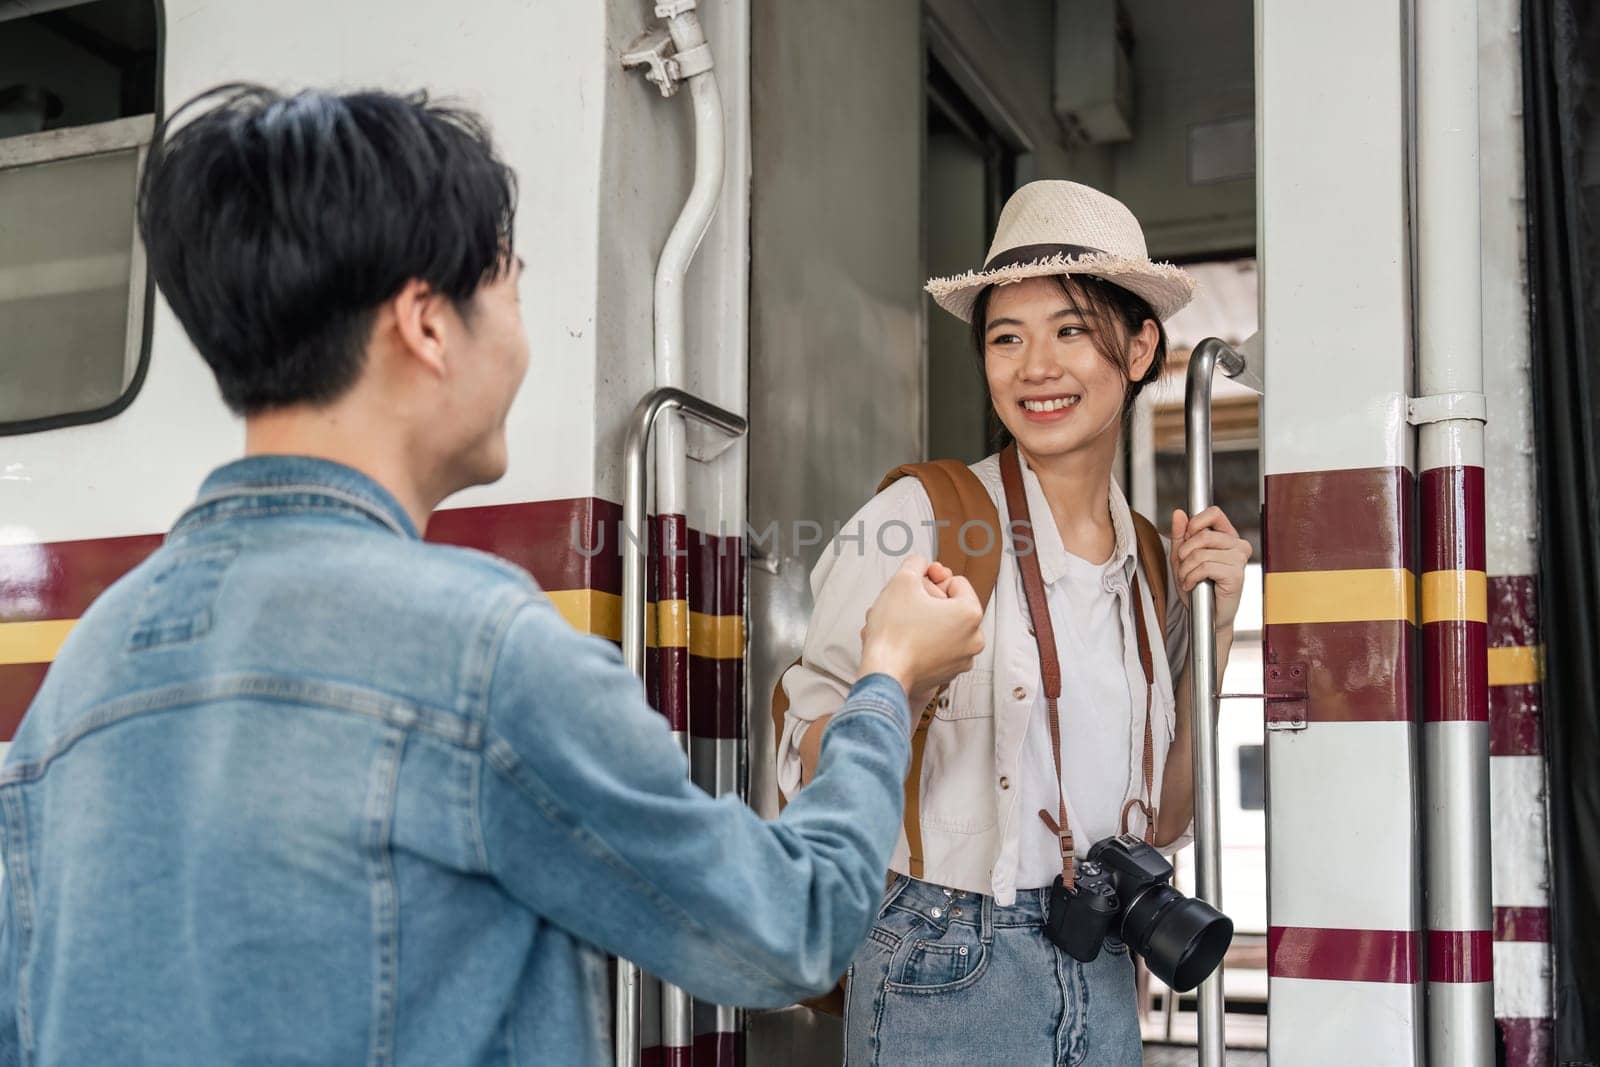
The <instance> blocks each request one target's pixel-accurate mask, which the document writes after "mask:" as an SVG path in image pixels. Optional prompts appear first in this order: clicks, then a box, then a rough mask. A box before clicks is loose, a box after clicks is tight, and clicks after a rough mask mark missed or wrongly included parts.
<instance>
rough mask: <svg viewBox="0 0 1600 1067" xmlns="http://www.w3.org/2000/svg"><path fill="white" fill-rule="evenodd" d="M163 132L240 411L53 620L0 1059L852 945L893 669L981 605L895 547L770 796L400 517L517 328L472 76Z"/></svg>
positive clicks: (535, 599) (390, 1010) (456, 1017)
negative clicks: (816, 761) (858, 648)
mask: <svg viewBox="0 0 1600 1067" xmlns="http://www.w3.org/2000/svg"><path fill="white" fill-rule="evenodd" d="M199 103H200V108H201V113H200V114H199V115H198V116H197V117H194V118H192V119H191V120H189V121H188V122H186V123H184V124H182V125H181V126H180V127H179V128H178V129H177V130H176V132H175V133H172V134H171V135H170V136H168V137H167V139H166V141H165V143H164V144H163V145H162V146H160V147H159V148H158V149H157V150H156V151H155V152H154V153H153V154H152V155H151V158H150V161H149V164H148V167H147V170H146V174H145V177H144V184H143V187H142V190H141V201H140V223H141V228H142V231H143V234H144V238H145V243H146V247H147V249H148V253H149V262H150V267H151V270H152V271H153V273H154V276H155V278H156V281H157V283H158V284H159V286H160V288H161V291H162V293H163V294H164V295H165V296H166V298H167V301H168V303H169V304H171V306H172V309H173V311H174V312H175V313H176V314H177V316H178V319H179V320H180V321H181V322H182V323H183V325H184V328H185V329H186V330H187V331H188V334H189V336H190V338H191V339H192V340H193V342H194V345H195V347H196V348H197V349H198V350H199V352H200V354H201V356H203V357H204V358H205V360H206V362H207V363H208V364H209V365H210V366H211V369H212V370H213V371H214V372H215V374H216V378H217V382H218V384H219V385H220V387H221V390H222V396H223V399H224V400H225V401H226V402H227V403H228V405H229V406H230V407H231V408H233V409H234V410H235V411H236V412H238V413H240V414H242V415H243V416H244V418H245V426H246V453H247V455H246V457H245V458H244V459H241V460H239V461H237V462H234V463H230V464H228V465H226V466H224V467H222V468H220V469H219V470H217V471H216V472H214V473H213V474H212V475H211V476H210V478H208V479H207V481H206V482H205V484H204V485H203V486H202V487H201V490H200V494H199V498H198V500H197V501H196V502H195V504H194V506H193V507H192V508H191V509H190V510H189V511H188V512H187V513H186V514H185V515H184V516H183V517H182V518H181V519H180V520H179V521H178V523H177V525H176V526H175V527H174V528H173V530H172V532H171V534H170V535H169V537H168V539H167V542H166V544H165V545H164V546H163V547H162V548H161V550H160V551H158V552H157V553H156V554H155V555H154V556H152V557H151V558H150V560H149V561H148V562H147V563H145V564H144V565H142V566H141V567H139V568H138V569H137V570H135V571H134V572H133V573H132V574H130V575H129V576H128V577H127V578H126V579H124V580H123V581H121V582H119V583H118V584H117V585H116V586H114V587H113V588H111V589H110V590H108V591H107V592H106V593H105V595H104V596H103V597H102V598H101V599H100V600H99V601H98V602H97V603H96V604H95V605H94V607H92V608H91V609H90V611H89V612H88V613H87V615H85V617H84V618H83V620H82V622H81V623H80V624H79V625H78V626H77V628H76V629H75V630H74V631H73V634H72V636H71V638H70V640H69V641H68V642H67V645H66V647H65V648H64V649H63V650H62V653H61V655H60V657H59V658H58V659H57V660H56V663H55V665H54V667H53V668H52V670H51V672H50V675H49V678H48V679H47V681H46V682H45V685H44V687H43V688H42V689H41V691H40V693H39V696H38V698H37V700H36V701H35V703H34V704H33V707H32V708H31V709H30V710H29V712H28V715H27V718H26V721H25V722H24V723H23V725H22V728H21V730H20V732H19V733H18V735H17V737H16V740H15V742H14V743H13V745H12V747H11V751H10V753H9V756H8V758H7V759H6V762H5V766H4V769H3V771H0V819H3V825H0V832H3V845H4V860H5V881H4V887H3V893H4V896H3V900H0V1005H4V1009H0V1063H11V1062H17V1061H18V1060H19V1059H20V1060H22V1061H25V1062H30V1063H38V1064H73V1065H81V1064H95V1063H117V1064H136V1063H145V1062H149V1063H155V1062H160V1063H185V1064H190V1063H193V1064H200V1063H205V1064H221V1063H248V1062H258V1061H260V1062H267V1061H270V1062H275V1063H277V1062H283V1063H288V1062H294V1063H327V1064H359V1063H371V1064H401V1065H404V1064H427V1065H430V1067H433V1065H440V1064H479V1063H494V1064H507V1063H536V1062H537V1063H550V1062H562V1063H601V1062H603V1061H604V1060H605V1059H606V1058H607V1056H608V1047H607V1046H608V1042H609V1023H608V1019H609V1010H608V1007H607V996H608V982H607V980H606V966H605V961H604V957H603V955H602V953H603V952H611V953H616V954H619V955H622V956H625V957H627V958H628V959H631V960H634V961H636V962H638V963H639V964H640V965H641V966H643V967H644V968H645V969H646V970H648V971H651V972H653V973H655V974H658V975H660V976H661V977H662V978H664V979H667V980H669V981H671V982H674V983H676V984H678V985H680V986H682V987H684V988H686V989H687V990H688V991H689V992H690V993H692V994H694V995H696V996H698V997H702V998H704V999H707V1000H711V1001H716V1002H720V1003H726V1004H744V1005H752V1006H761V1005H777V1004H782V1003H785V1002H789V1001H792V1000H793V999H795V998H797V997H801V996H806V995H812V994H816V993H818V992H820V991H822V990H824V989H825V988H827V987H828V986H830V985H831V984H832V983H833V981H834V980H835V979H836V978H837V977H838V975H839V974H840V972H842V971H843V970H844V968H845V966H846V964H847V963H848V962H849V960H850V958H851V955H852V952H853V951H854V949H855V947H856V944H857V942H858V941H859V940H860V939H861V938H862V937H863V936H864V935H865V933H866V930H867V927H868V923H869V921H870V919H871V917H872V912H873V910H874V908H875V906H876V904H877V902H878V899H879V894H880V892H881V890H882V888H883V872H884V870H885V867H886V865H887V862H888V859H889V853H890V849H891V846H892V845H893V844H894V841H895V838H896V835H897V832H898V827H899V820H900V804H901V784H902V783H901V780H902V776H903V775H904V773H905V768H906V763H907V758H908V742H907V731H908V712H907V706H906V696H905V694H906V692H907V691H922V690H926V689H927V688H929V687H930V686H933V685H937V684H939V683H940V682H941V681H943V680H945V679H948V678H949V677H952V676H953V675H955V674H957V673H959V672H960V671H962V670H965V669H966V668H967V666H968V665H969V664H970V662H971V658H972V656H973V655H974V654H975V653H976V652H977V651H978V649H979V647H980V646H981V643H982V642H981V638H980V637H979V636H978V624H979V617H980V611H979V608H978V604H977V601H976V598H975V597H974V596H973V594H972V590H971V589H970V587H967V586H966V585H965V583H964V582H963V581H962V580H961V579H952V578H950V576H949V574H948V573H947V572H945V571H943V569H942V568H939V567H937V566H936V565H935V566H933V567H929V566H928V565H926V564H923V563H921V562H918V561H913V562H911V563H908V565H907V567H906V568H904V569H903V570H902V571H901V572H900V573H899V574H898V575H897V576H896V578H895V579H894V581H893V582H892V583H891V584H890V586H889V588H888V589H887V590H886V591H885V593H884V595H883V596H882V598H880V600H879V602H878V604H877V605H876V607H875V608H874V610H873V613H872V614H871V615H870V616H869V617H868V620H867V624H866V627H865V628H864V630H863V632H862V638H863V645H864V647H863V651H862V660H863V667H862V677H861V679H860V681H859V682H857V684H856V686H855V688H854V689H853V690H852V692H851V694H850V697H849V700H848V702H847V703H846V704H845V706H844V708H843V710H842V711H841V713H840V714H839V715H838V716H837V717H836V718H835V719H834V722H833V725H832V727H831V729H830V730H829V732H828V735H827V736H828V740H827V743H826V745H825V747H824V749H823V754H822V760H821V764H820V767H819V769H818V771H817V775H816V779H815V781H813V783H812V784H811V786H810V787H809V788H808V789H807V790H806V791H805V794H804V795H803V796H801V797H799V798H798V799H797V800H796V801H795V802H794V803H793V804H791V805H790V806H789V808H788V809H787V811H786V812H785V813H784V815H783V817H782V818H780V819H778V820H777V821H775V822H770V823H768V822H763V821H761V820H760V819H758V818H757V817H756V816H755V815H754V814H753V813H752V812H751V811H750V810H749V809H748V808H746V807H744V806H743V805H742V804H740V803H739V802H738V801H737V800H735V799H732V798H722V799H713V798H711V797H709V796H707V795H706V794H704V793H703V792H700V791H699V790H697V789H696V788H695V787H694V786H693V785H692V784H690V782H689V781H688V778H687V775H686V767H685V764H684V760H683V757H682V755H681V754H680V753H679V751H678V748H677V746H676V745H675V744H674V743H673V741H672V739H671V737H670V735H669V734H668V732H667V729H666V726H665V725H664V723H663V721H662V719H661V717H660V716H659V715H657V714H656V713H655V712H654V711H652V710H651V709H650V708H649V706H648V705H647V704H646V702H645V699H644V697H643V694H642V692H641V689H640V686H639V685H638V684H637V682H636V680H635V679H634V678H633V676H632V675H631V674H629V673H628V672H627V671H626V670H625V669H624V668H623V666H622V664H621V662H620V658H619V657H618V655H617V652H616V650H615V649H614V648H612V647H611V646H610V645H609V644H607V643H606V642H604V641H602V640H599V639H596V638H591V637H585V636H580V635H579V634H577V633H575V632H573V630H572V629H571V628H570V627H568V626H567V625H566V623H565V622H564V621H563V620H562V619H561V617H560V616H559V615H558V614H557V613H556V611H555V609H554V608H553V607H552V606H551V605H550V604H549V602H548V601H547V600H546V599H545V598H544V596H543V595H542V594H541V593H540V591H539V589H538V588H537V587H536V586H535V585H534V584H533V583H532V581H531V580H530V579H529V578H528V577H527V575H525V574H523V573H522V572H521V571H519V570H517V569H515V568H513V567H511V566H509V565H506V564H504V563H502V562H500V561H497V560H495V559H492V558H490V557H487V556H483V555H480V554H477V553H472V552H467V551H464V550H459V549H453V548H446V547H441V546H435V545H428V544H424V543H423V542H422V541H421V540H420V539H419V538H418V531H419V530H421V529H422V527H423V525H424V523H425V521H426V519H427V517H428V514H429V513H430V512H431V511H432V510H433V509H434V507H435V506H436V505H437V504H438V503H439V502H440V501H441V500H443V499H444V498H445V497H447V496H449V495H450V494H451V493H453V492H455V491H456V490H458V489H462V488H464V487H466V486H470V485H476V484H480V483H484V482H491V481H494V480H495V479H496V478H498V477H500V476H501V474H502V473H503V472H504V470H505V467H506V460H507V457H506V441H505V433H504V422H505V416H506V412H507V409H508V408H509V407H510V405H511V400H512V397H513V395H514V394H515V393H516V390H517V387H518V385H519V383H520V382H521V380H522V377H523V373H524V371H525V370H526V367H527V363H528V349H527V341H526V339H525V337H524V335H523V330H522V324H521V320H520V315H519V313H518V306H517V298H516V290H517V284H518V277H519V274H520V271H521V266H520V263H519V262H518V260H517V259H516V258H515V256H514V255H513V253H512V251H511V227H512V217H513V209H514V191H513V181H512V176H511V174H510V173H509V172H508V170H507V169H506V168H505V167H504V166H503V165H502V164H501V163H500V162H499V161H498V160H497V159H496V158H495V156H494V152H493V149H492V147H491V145H490V142H489V139H488V136H487V134H486V132H485V131H484V129H483V127H482V126H481V125H480V124H479V123H478V121H477V120H476V119H474V118H473V117H472V116H471V115H468V114H465V113H462V112H459V111H450V110H446V109H444V108H440V107H437V106H434V105H430V104H428V103H426V102H425V101H424V100H422V99H421V98H400V97H395V96H390V95H386V94H381V93H358V94H351V95H344V96H339V95H332V94H327V93H315V92H310V93H302V94H299V95H297V96H293V97H288V98H285V97H280V96H277V95H275V94H273V93H270V92H267V91H265V90H261V89H255V88H248V87H230V88H227V89H224V90H218V91H216V92H214V93H212V94H207V95H206V96H204V97H202V98H200V101H199Z"/></svg>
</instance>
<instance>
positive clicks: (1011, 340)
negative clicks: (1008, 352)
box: [989, 333, 1021, 345]
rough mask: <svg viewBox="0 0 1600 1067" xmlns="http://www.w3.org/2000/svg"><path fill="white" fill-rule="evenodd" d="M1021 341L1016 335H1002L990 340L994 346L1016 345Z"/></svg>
mask: <svg viewBox="0 0 1600 1067" xmlns="http://www.w3.org/2000/svg"><path fill="white" fill-rule="evenodd" d="M1020 340H1021V338H1019V337H1018V336H1017V335H1016V334H1014V333H1001V334H996V335H995V336H993V337H991V338H989V343H990V344H992V345H1014V344H1016V343H1017V342H1018V341H1020Z"/></svg>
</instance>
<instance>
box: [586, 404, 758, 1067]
mask: <svg viewBox="0 0 1600 1067" xmlns="http://www.w3.org/2000/svg"><path fill="white" fill-rule="evenodd" d="M667 411H682V412H683V413H684V414H685V415H688V416H690V417H691V418H693V419H696V420H697V421H699V422H702V423H704V424H706V425H707V426H711V427H713V428H715V429H717V430H719V431H721V432H722V433H724V434H727V435H728V436H729V437H739V436H742V435H743V434H744V433H745V432H746V430H747V429H748V426H749V424H748V423H747V422H746V421H745V419H744V418H743V417H741V416H739V415H735V414H733V413H732V412H730V411H725V410H723V409H722V408H719V407H717V406H716V405H714V404H709V403H707V402H706V401H704V400H701V399H700V398H699V397H697V396H694V395H692V394H689V393H686V392H684V391H683V390H681V389H670V388H669V389H657V390H655V391H654V392H652V393H649V394H647V395H646V396H645V397H644V398H643V399H642V400H640V401H639V403H638V405H637V406H635V407H634V409H633V415H632V417H631V418H630V419H629V420H628V436H627V441H626V443H625V444H624V446H623V455H622V463H623V494H622V533H621V536H620V537H619V540H620V541H621V544H620V545H619V546H618V548H619V549H620V550H621V552H622V662H623V663H624V664H626V665H627V668H628V669H629V670H630V671H632V672H633V673H634V675H635V676H636V677H638V678H639V679H641V680H643V678H644V649H645V617H646V614H645V613H646V611H647V609H648V608H649V596H648V595H647V590H646V582H647V579H648V577H649V570H650V534H649V530H648V529H647V527H646V522H647V521H648V518H649V499H648V495H649V482H648V476H647V474H646V463H645V460H646V458H647V456H648V453H649V450H650V435H651V432H652V430H654V428H655V424H656V419H657V418H658V417H659V416H660V415H661V414H662V413H663V412H667ZM641 978H642V976H641V975H640V973H639V968H638V967H636V966H634V965H633V964H632V963H629V962H628V961H627V960H623V959H619V960H618V961H617V991H616V992H617V1009H616V1010H617V1018H616V1029H615V1035H614V1037H615V1042H616V1062H617V1067H637V1065H638V1063H639V1006H640V999H639V992H640V984H641ZM683 1003H684V1004H685V1006H686V1011H687V1006H688V1005H689V1003H690V1002H689V1000H688V998H687V996H685V997H684V998H683ZM685 1018H686V1019H687V1020H688V1025H689V1027H690V1041H691V1043H692V1040H693V1021H692V1017H691V1016H687V1014H686V1015H685Z"/></svg>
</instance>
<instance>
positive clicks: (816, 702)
mask: <svg viewBox="0 0 1600 1067" xmlns="http://www.w3.org/2000/svg"><path fill="white" fill-rule="evenodd" d="M933 548H934V541H933V504H932V503H931V502H930V501H929V499H928V494H927V492H926V491H925V490H924V489H923V488H922V484H921V483H920V482H918V481H917V480H916V479H915V478H902V479H901V480H899V481H898V482H895V483H894V484H893V485H891V486H889V488H887V489H885V490H884V491H883V492H881V493H879V494H878V495H877V496H875V497H873V498H872V499H871V500H869V501H868V502H867V503H866V504H865V505H864V506H863V507H862V508H861V510H860V511H858V512H856V513H855V515H853V516H852V517H851V518H850V521H849V522H847V523H846V524H845V525H844V526H843V527H841V528H840V532H839V533H838V534H837V535H835V537H834V539H833V541H832V542H831V543H829V545H828V546H827V547H826V548H824V549H823V550H822V557H821V559H819V560H818V561H817V565H816V566H815V567H814V568H813V569H812V571H811V593H812V599H813V601H814V604H815V606H814V607H813V609H812V612H811V622H810V625H809V626H808V627H807V628H806V640H805V645H804V646H803V648H802V651H801V654H800V662H799V663H797V664H795V665H794V666H793V667H790V668H789V670H788V672H787V673H786V674H785V675H784V676H783V688H784V692H785V693H786V694H788V697H789V710H788V712H787V713H786V714H785V715H784V723H783V732H782V734H781V735H780V736H779V738H778V759H777V780H778V789H779V790H780V791H782V793H783V795H784V796H785V797H786V798H788V799H790V800H792V799H794V797H795V795H796V793H797V792H798V791H799V789H800V784H801V776H802V775H801V759H800V751H801V744H802V743H803V742H804V740H805V738H806V736H807V734H808V733H809V732H810V731H811V730H812V729H815V728H816V726H815V725H814V724H815V723H816V722H817V720H818V719H821V718H823V717H824V716H830V715H833V714H834V713H835V712H837V711H838V710H839V708H840V707H841V706H842V705H843V704H844V700H845V695H846V694H847V693H848V692H849V690H850V682H849V679H853V678H854V677H855V676H856V674H857V672H858V670H859V669H860V666H861V627H862V624H863V623H865V622H866V619H867V609H868V608H870V607H871V606H872V602H873V601H874V600H876V599H877V598H878V594H879V593H881V592H883V587H884V586H886V585H887V584H889V579H890V578H892V577H894V574H895V572H896V571H897V570H899V569H900V564H901V563H903V562H904V561H905V558H906V556H908V555H910V554H912V553H916V554H919V555H921V556H923V557H924V558H927V559H932V558H933ZM822 728H823V729H826V728H827V724H823V726H822Z"/></svg>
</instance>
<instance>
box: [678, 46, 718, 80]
mask: <svg viewBox="0 0 1600 1067" xmlns="http://www.w3.org/2000/svg"><path fill="white" fill-rule="evenodd" d="M672 61H673V63H675V64H676V65H677V69H678V77H679V78H680V79H689V78H693V77H695V76H696V75H699V74H704V73H705V72H706V71H708V70H710V69H711V68H712V67H713V66H715V64H714V63H713V62H712V61H711V46H710V45H709V44H700V45H695V46H694V47H693V48H691V49H689V50H688V51H687V52H679V53H678V54H677V55H676V56H674V57H673V60H672Z"/></svg>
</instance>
